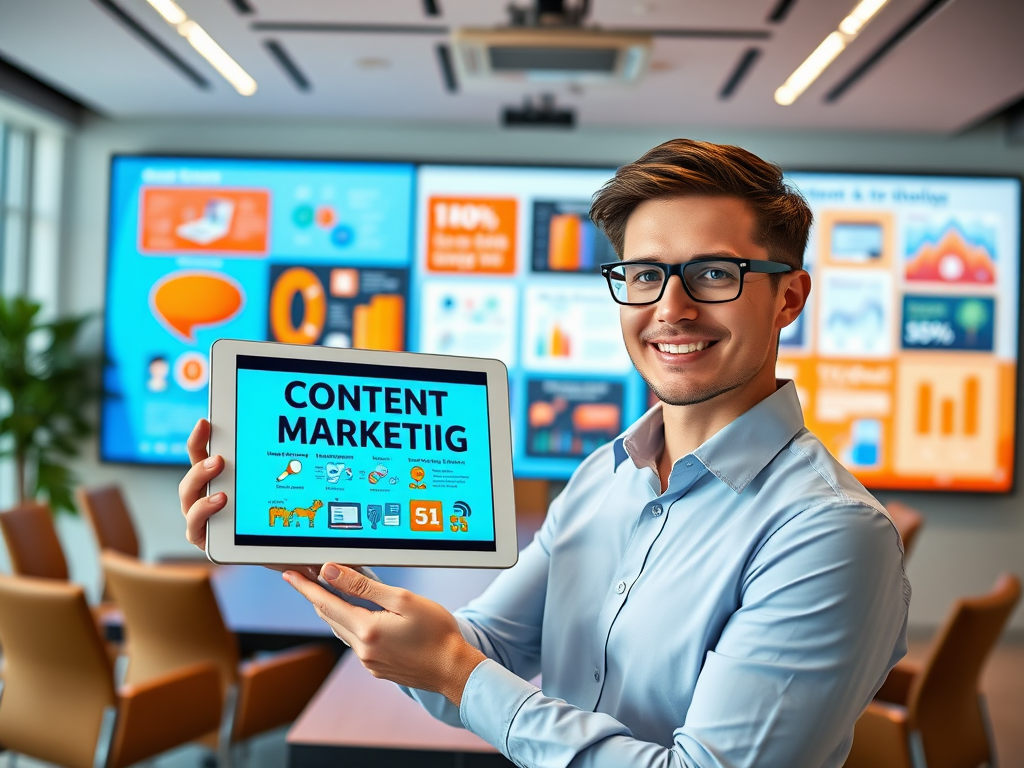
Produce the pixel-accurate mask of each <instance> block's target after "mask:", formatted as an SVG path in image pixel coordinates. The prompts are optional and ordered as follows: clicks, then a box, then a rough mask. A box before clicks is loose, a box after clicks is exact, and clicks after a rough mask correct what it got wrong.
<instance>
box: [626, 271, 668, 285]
mask: <svg viewBox="0 0 1024 768" xmlns="http://www.w3.org/2000/svg"><path fill="white" fill-rule="evenodd" d="M633 279H634V280H635V281H636V282H638V283H655V282H658V283H660V282H661V280H662V274H661V270H660V269H645V270H644V271H643V272H637V274H636V276H635V277H634V278H633Z"/></svg>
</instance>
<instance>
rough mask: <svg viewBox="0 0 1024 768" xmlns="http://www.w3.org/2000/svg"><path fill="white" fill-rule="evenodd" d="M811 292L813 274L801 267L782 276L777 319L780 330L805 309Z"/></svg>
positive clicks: (778, 295)
mask: <svg viewBox="0 0 1024 768" xmlns="http://www.w3.org/2000/svg"><path fill="white" fill-rule="evenodd" d="M810 293H811V276H810V275H809V274H807V272H806V271H804V270H802V269H800V270H796V271H795V272H790V273H788V274H784V275H783V276H782V285H781V286H779V292H778V294H776V295H777V300H776V314H775V320H776V324H777V327H778V328H779V330H781V329H783V328H785V327H786V326H787V325H790V324H791V323H792V322H793V321H794V320H796V319H797V317H798V316H799V315H800V313H801V312H802V311H803V309H804V305H806V304H807V297H808V295H810Z"/></svg>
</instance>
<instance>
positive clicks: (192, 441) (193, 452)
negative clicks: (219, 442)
mask: <svg viewBox="0 0 1024 768" xmlns="http://www.w3.org/2000/svg"><path fill="white" fill-rule="evenodd" d="M209 442H210V422H208V421H207V420H206V419H200V420H199V421H197V422H196V425H195V426H194V427H193V428H192V434H191V435H189V436H188V441H187V442H186V443H185V447H186V448H188V463H189V464H198V463H199V462H201V461H202V460H203V459H205V458H206V457H207V456H209V453H208V452H207V450H206V444H207V443H209Z"/></svg>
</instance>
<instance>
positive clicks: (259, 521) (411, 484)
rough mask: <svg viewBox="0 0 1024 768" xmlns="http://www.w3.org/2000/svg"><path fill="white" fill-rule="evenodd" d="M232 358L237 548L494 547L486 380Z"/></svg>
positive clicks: (466, 374) (474, 374) (471, 374)
mask: <svg viewBox="0 0 1024 768" xmlns="http://www.w3.org/2000/svg"><path fill="white" fill-rule="evenodd" d="M236 360H237V363H236V368H237V380H236V387H237V395H236V419H235V423H236V429H235V435H236V438H235V439H236V440H237V443H236V446H235V462H236V468H235V484H236V487H235V510H236V511H235V543H236V544H237V545H257V546H274V545H286V546H292V547H295V546H298V547H302V546H307V547H361V548H365V547H372V548H380V549H418V550H472V551H495V536H494V494H493V486H492V478H491V448H490V435H489V433H488V411H487V375H486V374H485V373H483V372H479V371H451V370H441V369H426V368H408V367H402V366H387V365H369V364H363V363H344V362H333V361H320V360H289V359H281V358H272V357H257V356H250V355H239V356H238V357H237V358H236Z"/></svg>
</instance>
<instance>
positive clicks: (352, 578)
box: [284, 563, 486, 706]
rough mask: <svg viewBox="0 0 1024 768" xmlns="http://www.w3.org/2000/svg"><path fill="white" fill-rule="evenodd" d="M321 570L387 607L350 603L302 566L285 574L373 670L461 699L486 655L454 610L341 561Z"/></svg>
mask: <svg viewBox="0 0 1024 768" xmlns="http://www.w3.org/2000/svg"><path fill="white" fill-rule="evenodd" d="M320 576H321V577H322V578H323V579H324V580H326V581H327V582H328V583H330V584H331V585H332V586H334V587H336V588H337V589H339V590H340V591H342V592H344V593H346V594H349V595H352V596H353V597H358V598H362V599H363V600H369V601H370V602H372V603H376V604H377V605H379V606H380V607H381V608H383V609H384V610H382V611H368V610H366V609H365V608H360V607H359V606H355V605H351V604H350V603H347V602H345V601H344V600H342V599H341V598H340V597H337V596H335V595H332V594H331V593H330V592H328V591H327V590H326V589H324V588H323V587H321V586H320V585H319V584H317V583H316V582H314V581H310V580H309V578H307V577H306V576H304V575H303V574H302V573H299V572H298V571H291V570H289V571H286V572H285V574H284V579H285V581H287V582H288V583H289V584H291V585H292V586H293V587H295V589H297V590H298V591H299V592H301V593H302V595H303V596H304V597H305V598H306V599H307V600H309V602H310V603H312V604H313V607H314V608H315V609H316V612H317V614H318V615H319V616H320V618H322V619H323V620H324V621H326V622H327V623H328V624H329V625H330V627H331V629H332V630H333V631H334V634H335V635H336V636H337V637H338V638H340V639H341V640H343V641H345V642H346V643H348V644H349V645H350V646H352V650H353V651H354V652H355V654H356V655H357V656H358V657H359V660H360V661H361V662H362V663H363V666H364V667H366V668H367V669H368V670H369V671H370V674H372V675H373V676H374V677H381V678H384V679H385V680H391V681H393V682H396V683H398V684H399V685H405V686H409V687H410V688H419V689H421V690H425V691H435V692H437V693H440V694H442V695H444V696H445V697H446V698H447V699H448V700H449V701H451V702H452V703H453V704H454V705H455V706H459V705H460V704H461V703H462V691H463V689H464V688H465V687H466V681H467V680H469V676H470V674H472V672H473V670H474V669H475V668H476V666H477V664H479V663H480V662H481V661H483V660H484V659H485V658H486V657H485V656H484V654H482V653H481V652H480V651H479V650H477V649H476V648H474V647H473V646H472V645H470V644H469V643H467V642H466V640H465V639H464V638H463V637H462V633H461V632H460V631H459V625H458V624H457V623H456V622H455V617H454V616H452V615H451V614H450V613H449V612H448V611H447V610H445V609H444V608H443V607H442V606H440V605H438V604H437V603H435V602H433V601H432V600H427V599H426V598H425V597H420V596H419V595H417V594H414V593H412V592H410V591H408V590H406V589H399V588H397V587H390V586H388V585H386V584H381V583H380V582H376V581H374V580H372V579H368V578H367V577H365V576H363V575H362V574H360V573H357V572H356V571H354V570H352V569H351V568H346V567H345V566H343V565H336V564H334V563H326V564H325V565H324V566H323V568H322V569H321V570H320Z"/></svg>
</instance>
